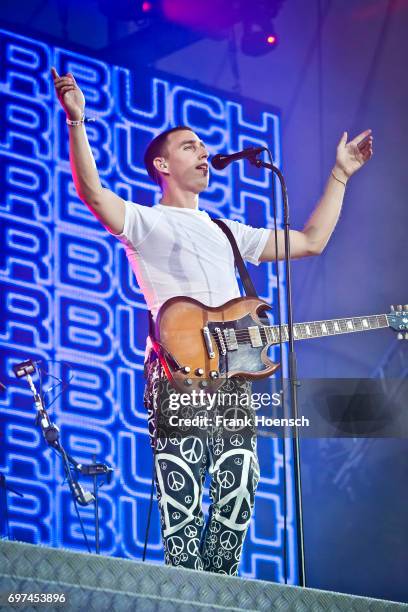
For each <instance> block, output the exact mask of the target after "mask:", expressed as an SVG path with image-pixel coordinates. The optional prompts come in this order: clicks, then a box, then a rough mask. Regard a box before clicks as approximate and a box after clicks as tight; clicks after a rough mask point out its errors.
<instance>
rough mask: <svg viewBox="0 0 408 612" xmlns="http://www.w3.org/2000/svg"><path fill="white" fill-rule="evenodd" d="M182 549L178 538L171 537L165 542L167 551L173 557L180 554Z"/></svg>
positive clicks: (182, 546) (180, 540) (182, 545)
mask: <svg viewBox="0 0 408 612" xmlns="http://www.w3.org/2000/svg"><path fill="white" fill-rule="evenodd" d="M183 549H184V542H183V540H182V539H181V538H180V536H171V538H169V539H168V540H167V550H168V551H169V553H170V554H171V555H172V556H173V557H174V556H176V555H179V554H180V553H182V552H183Z"/></svg>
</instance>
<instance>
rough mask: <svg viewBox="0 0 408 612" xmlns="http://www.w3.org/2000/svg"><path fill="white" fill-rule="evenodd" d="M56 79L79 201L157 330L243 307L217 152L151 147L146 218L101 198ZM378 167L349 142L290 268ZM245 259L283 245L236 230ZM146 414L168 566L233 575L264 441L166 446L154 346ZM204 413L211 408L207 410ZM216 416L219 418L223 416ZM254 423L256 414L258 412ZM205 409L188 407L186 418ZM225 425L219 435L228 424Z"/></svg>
mask: <svg viewBox="0 0 408 612" xmlns="http://www.w3.org/2000/svg"><path fill="white" fill-rule="evenodd" d="M52 77H53V80H54V85H55V89H56V93H57V96H58V99H59V101H60V103H61V105H62V107H63V109H64V110H65V112H66V115H67V124H68V131H69V140H70V162H71V168H72V176H73V180H74V183H75V187H76V191H77V193H78V196H79V198H80V199H81V200H82V201H83V202H84V203H85V204H86V205H87V206H88V208H89V209H90V211H91V212H92V214H94V215H95V217H97V219H99V221H100V222H101V223H102V224H103V225H104V226H105V228H106V229H107V230H108V231H109V232H111V233H112V234H114V235H116V236H117V238H118V239H119V240H121V242H122V243H123V244H124V245H125V249H126V254H127V257H128V259H129V262H130V265H131V266H132V269H133V271H134V273H135V274H136V277H137V281H138V283H139V286H140V289H141V290H142V292H143V295H144V297H145V300H146V303H147V306H148V309H149V310H150V312H151V313H152V316H153V319H155V318H156V316H157V313H158V311H159V309H160V307H161V305H162V304H164V302H166V300H168V299H169V298H172V297H175V296H188V297H191V298H195V299H197V300H199V301H200V302H202V303H203V304H205V305H207V306H220V305H222V304H224V303H225V302H228V301H229V300H231V299H233V298H237V297H239V296H240V293H239V288H238V284H237V281H236V277H235V269H234V256H233V253H232V249H231V245H230V243H229V241H228V239H227V238H226V236H225V234H224V233H223V231H222V230H221V229H220V228H219V227H218V226H217V225H216V224H215V223H213V222H212V220H211V218H210V217H209V215H208V214H207V213H206V212H205V211H203V210H200V209H199V194H200V193H201V192H202V191H204V190H205V189H206V188H207V187H208V181H209V169H208V151H207V149H206V146H205V144H204V143H203V142H202V141H201V140H200V139H199V138H198V136H197V135H196V134H195V133H194V132H193V131H192V130H191V129H189V128H188V127H186V126H182V127H176V128H173V129H171V130H167V131H166V132H163V133H162V134H159V135H158V136H157V137H156V138H155V139H154V140H153V141H152V142H151V143H150V144H149V146H148V148H147V150H146V154H145V166H146V170H147V172H148V174H149V176H150V177H151V178H152V180H153V181H154V182H155V183H157V184H158V185H159V186H160V189H161V192H162V197H161V200H160V203H159V204H157V205H155V206H152V207H148V206H143V205H140V204H135V203H133V202H125V201H124V200H122V198H120V197H119V196H117V195H115V194H114V193H112V191H110V190H109V189H105V188H103V187H102V185H101V182H100V179H99V175H98V171H97V169H96V164H95V161H94V159H93V156H92V152H91V149H90V146H89V143H88V139H87V135H86V131H85V128H84V108H85V99H84V96H83V94H82V92H81V90H80V89H79V87H78V85H77V84H76V82H75V78H74V76H73V75H72V74H71V73H68V74H67V75H65V76H62V77H60V76H59V75H58V74H57V71H56V70H55V68H53V69H52ZM371 156H372V136H371V130H366V131H364V132H362V133H361V134H359V135H358V136H357V137H356V138H354V139H353V140H351V141H350V142H347V133H346V132H344V134H343V136H342V137H341V139H340V142H339V144H338V146H337V155H336V161H335V165H334V167H333V170H332V171H331V173H330V176H329V178H328V180H327V183H326V186H325V189H324V192H323V194H322V196H321V198H320V200H319V202H318V203H317V205H316V207H315V209H314V211H313V213H312V215H311V217H310V219H309V221H308V222H307V224H306V225H305V227H304V228H303V230H302V231H295V230H291V231H290V251H291V257H292V258H299V257H306V256H309V255H318V254H320V253H321V252H322V251H323V249H324V247H325V246H326V244H327V242H328V240H329V238H330V236H331V235H332V233H333V230H334V228H335V226H336V223H337V220H338V218H339V215H340V211H341V207H342V203H343V198H344V193H345V188H346V184H347V181H348V180H349V178H350V177H351V176H352V175H353V174H354V173H355V172H356V171H357V170H359V169H360V168H361V167H362V166H363V165H364V164H365V163H366V162H367V161H368V160H369V159H370V157H371ZM224 221H225V223H226V225H227V226H228V227H229V228H230V230H231V231H232V233H233V235H234V237H235V240H236V242H237V244H238V247H239V250H240V252H241V255H242V257H243V258H244V259H245V260H247V261H250V262H251V263H253V264H256V265H258V264H259V263H260V262H267V261H274V260H275V237H274V232H273V231H271V230H269V229H263V228H261V229H256V228H253V227H250V226H248V225H244V224H242V223H239V222H237V221H231V220H229V219H225V220H224ZM277 255H278V258H279V259H282V258H283V257H284V235H283V231H282V230H278V253H277ZM145 372H146V378H147V384H146V389H145V396H144V397H145V404H146V406H147V408H148V416H149V435H150V440H151V445H152V448H153V453H154V465H155V480H156V489H157V498H158V501H159V508H160V515H161V530H162V537H163V544H164V550H165V560H166V563H167V564H172V565H180V566H182V567H188V568H194V569H199V570H201V569H205V570H207V571H212V572H220V573H224V574H230V575H235V574H237V572H238V566H239V561H240V556H241V551H242V545H243V542H244V538H245V534H246V532H247V529H248V526H249V522H250V519H251V513H252V511H253V507H254V497H255V491H256V486H257V483H258V480H259V464H258V459H257V453H256V430H255V427H252V426H243V427H242V428H239V427H238V428H235V429H234V431H231V430H230V429H229V428H225V427H223V426H222V425H219V426H218V425H216V426H209V427H208V428H205V427H204V428H202V427H201V428H200V427H199V428H197V430H196V431H195V433H194V436H192V435H190V434H189V435H186V434H185V435H182V434H180V435H175V434H174V435H171V436H167V437H166V436H165V437H162V436H160V429H161V427H163V426H165V425H166V419H168V418H169V411H168V407H169V397H170V396H171V395H172V392H173V391H174V389H173V388H172V386H171V384H170V383H169V382H168V381H167V380H166V378H165V374H164V371H163V369H162V367H161V365H160V360H159V359H157V355H156V353H155V352H154V351H153V350H152V347H151V344H150V343H149V340H148V347H147V354H146V367H145ZM222 390H223V392H224V393H231V396H234V394H235V397H238V398H239V397H241V396H244V395H248V394H249V393H250V384H249V382H248V381H246V380H245V379H243V378H240V377H236V378H231V379H229V380H228V381H226V383H224V385H223V387H222ZM201 408H203V409H204V410H206V409H207V408H208V407H206V406H202V407H201ZM222 410H223V408H222V406H215V407H214V409H213V414H214V415H217V414H219V413H220V411H221V412H222ZM248 411H249V414H250V415H251V408H248ZM198 412H200V407H196V406H194V407H193V410H192V406H185V407H183V410H182V414H184V415H185V414H190V415H191V414H192V413H193V414H196V413H198ZM218 422H219V421H218V419H217V420H216V423H218ZM207 473H209V474H210V475H211V486H210V496H211V500H212V504H211V506H210V511H209V517H208V520H207V522H206V524H205V522H204V516H203V511H202V503H201V501H202V490H203V485H204V480H205V476H206V474H207Z"/></svg>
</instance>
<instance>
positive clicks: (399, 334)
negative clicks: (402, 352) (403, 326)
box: [397, 332, 404, 340]
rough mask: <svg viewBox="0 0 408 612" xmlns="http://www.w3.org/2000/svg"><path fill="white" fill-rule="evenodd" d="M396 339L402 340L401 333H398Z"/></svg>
mask: <svg viewBox="0 0 408 612" xmlns="http://www.w3.org/2000/svg"><path fill="white" fill-rule="evenodd" d="M397 339H398V340H403V339H404V334H403V333H402V332H398V334H397Z"/></svg>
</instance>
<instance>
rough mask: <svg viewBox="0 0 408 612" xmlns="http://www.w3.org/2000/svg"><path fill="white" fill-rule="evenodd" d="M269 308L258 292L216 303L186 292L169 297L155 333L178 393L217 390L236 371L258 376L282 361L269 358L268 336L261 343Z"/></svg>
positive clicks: (274, 368)
mask: <svg viewBox="0 0 408 612" xmlns="http://www.w3.org/2000/svg"><path fill="white" fill-rule="evenodd" d="M270 308H271V307H270V305H269V304H268V303H267V302H265V301H263V300H260V299H259V298H254V297H241V298H235V299H233V300H230V301H229V302H227V303H226V304H223V305H222V306H218V307H210V306H205V305H204V304H202V303H201V302H199V301H198V300H195V299H193V298H188V297H174V298H171V299H169V300H167V301H166V302H165V303H164V304H163V305H162V307H161V308H160V310H159V313H158V315H157V320H156V326H155V334H156V344H157V345H158V347H156V348H160V349H161V350H160V359H161V362H162V365H163V366H164V369H165V371H166V375H167V377H168V379H169V380H170V381H171V382H172V384H173V386H174V387H176V389H177V390H178V391H179V392H180V393H189V392H191V391H192V390H197V391H200V390H201V389H204V390H207V391H211V392H215V391H217V389H218V388H219V387H220V386H221V385H222V384H223V383H224V382H225V380H226V378H230V377H232V376H245V378H248V379H257V378H265V377H267V376H270V375H271V374H273V372H275V370H276V369H277V368H278V367H279V365H278V364H276V363H274V362H273V361H271V360H270V359H269V358H268V356H267V350H268V344H267V342H266V339H265V338H264V337H263V338H262V342H261V329H262V327H263V325H264V323H265V321H266V322H267V318H266V315H265V314H264V313H265V311H266V310H267V309H270ZM262 315H264V318H263V321H262V320H261V318H262ZM260 317H261V318H260ZM248 328H249V329H250V331H251V334H249V332H248ZM231 330H232V331H231ZM262 333H264V332H262ZM257 345H258V346H257Z"/></svg>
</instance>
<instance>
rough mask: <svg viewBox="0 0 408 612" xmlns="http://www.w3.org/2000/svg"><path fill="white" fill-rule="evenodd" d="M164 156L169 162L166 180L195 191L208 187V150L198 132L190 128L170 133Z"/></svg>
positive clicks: (167, 162) (198, 191)
mask: <svg viewBox="0 0 408 612" xmlns="http://www.w3.org/2000/svg"><path fill="white" fill-rule="evenodd" d="M163 157H164V158H165V160H166V164H167V172H168V174H166V175H165V179H166V180H169V181H171V182H172V183H174V184H175V185H176V186H178V187H180V188H181V189H185V190H186V191H192V192H193V193H200V192H201V191H204V189H206V188H207V187H208V180H209V171H208V151H207V149H206V148H205V145H204V143H203V142H202V141H201V140H200V139H199V138H198V136H197V134H195V133H194V132H192V131H190V130H180V131H178V132H173V133H172V134H169V136H168V137H167V142H166V151H165V154H164V155H163Z"/></svg>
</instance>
